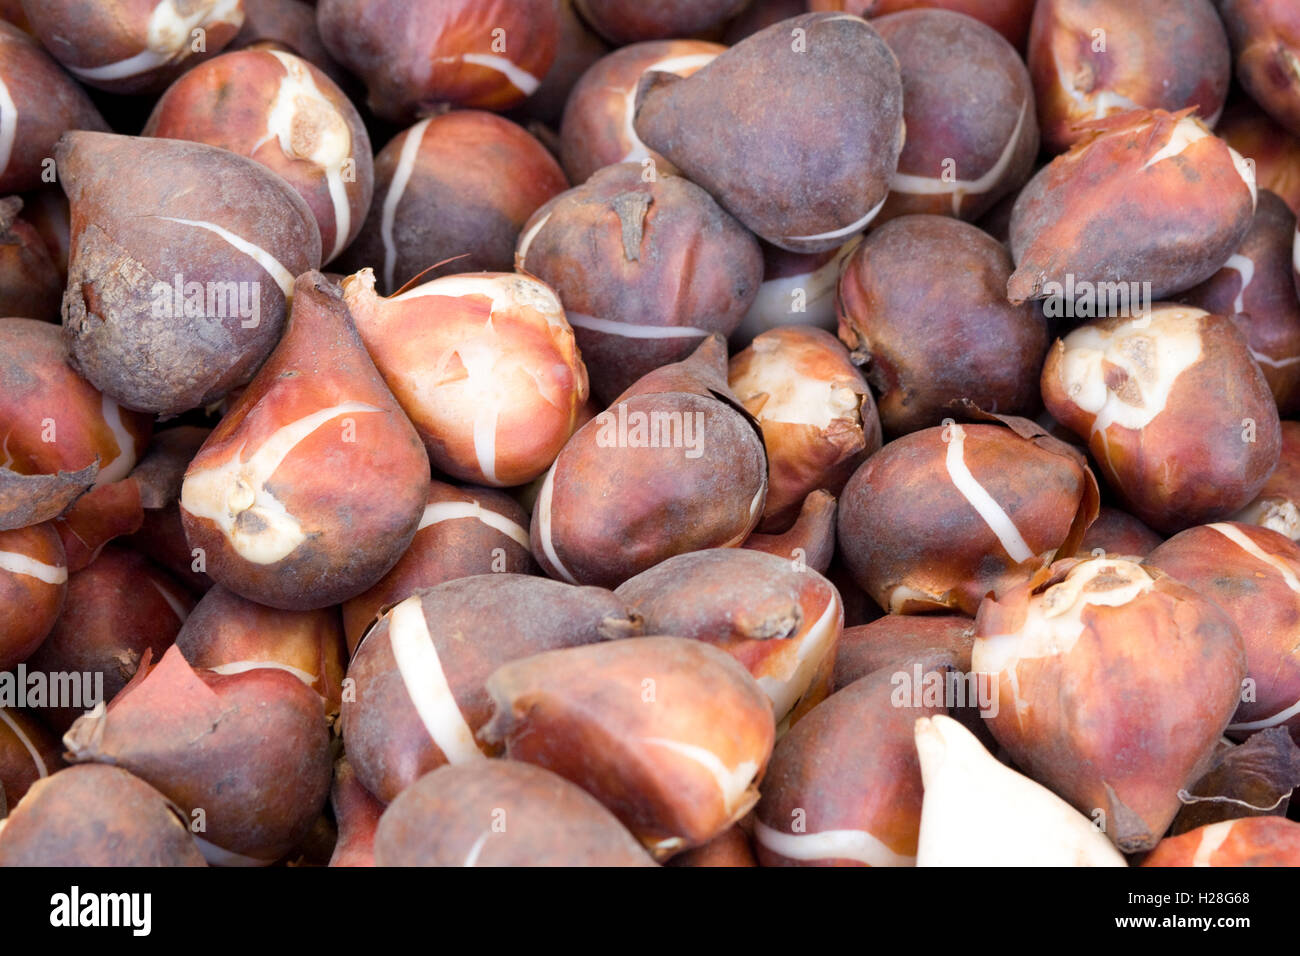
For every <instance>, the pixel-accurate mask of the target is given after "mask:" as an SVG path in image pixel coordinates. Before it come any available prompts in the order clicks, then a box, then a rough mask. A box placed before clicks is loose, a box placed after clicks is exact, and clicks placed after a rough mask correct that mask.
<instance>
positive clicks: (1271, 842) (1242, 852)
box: [1142, 817, 1300, 866]
mask: <svg viewBox="0 0 1300 956" xmlns="http://www.w3.org/2000/svg"><path fill="white" fill-rule="evenodd" d="M1209 826H1210V827H1215V828H1216V829H1215V830H1214V831H1213V836H1211V835H1210V834H1209V833H1207V832H1206V831H1207V830H1208V829H1209V827H1200V828H1198V829H1196V830H1189V831H1188V832H1187V833H1183V834H1181V835H1179V836H1174V837H1168V838H1166V839H1164V840H1161V841H1160V843H1159V844H1158V845H1157V846H1156V848H1155V849H1154V850H1152V851H1151V853H1150V854H1149V855H1148V856H1147V857H1146V859H1144V860H1143V861H1142V865H1143V866H1300V823H1296V822H1294V821H1292V820H1287V819H1285V818H1283V817H1248V818H1246V819H1244V820H1232V821H1230V822H1229V823H1226V824H1224V823H1212V824H1210V825H1209ZM1224 827H1226V828H1227V830H1228V832H1227V834H1226V837H1225V838H1224V839H1223V841H1222V842H1219V837H1220V836H1223V832H1222V829H1219V828H1224ZM1206 841H1212V842H1213V845H1214V846H1215V847H1216V848H1215V849H1214V850H1212V851H1211V852H1210V853H1209V854H1208V856H1207V855H1205V854H1204V852H1203V850H1202V848H1203V847H1205V846H1206Z"/></svg>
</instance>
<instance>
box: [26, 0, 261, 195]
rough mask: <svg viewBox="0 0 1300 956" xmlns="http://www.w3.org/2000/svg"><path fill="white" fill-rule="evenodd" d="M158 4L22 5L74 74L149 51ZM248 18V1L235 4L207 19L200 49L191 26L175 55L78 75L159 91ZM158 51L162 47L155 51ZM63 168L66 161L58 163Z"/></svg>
mask: <svg viewBox="0 0 1300 956" xmlns="http://www.w3.org/2000/svg"><path fill="white" fill-rule="evenodd" d="M158 6H159V3H158V0H124V2H118V3H97V2H89V3H88V2H86V0H39V2H33V0H24V7H23V8H24V10H25V11H26V13H27V19H28V22H29V23H30V24H31V32H32V33H33V34H34V35H35V36H36V37H37V38H38V39H39V40H40V41H41V43H42V44H43V45H44V46H45V48H46V49H47V50H49V51H50V53H51V54H53V56H54V58H55V59H56V60H58V61H59V62H60V63H61V64H63V66H64V67H65V68H66V69H68V70H69V72H71V73H72V74H73V75H74V76H77V73H76V71H77V70H78V69H81V70H95V69H100V68H104V67H108V66H111V65H113V64H118V63H121V62H122V61H124V60H130V59H131V58H132V57H135V56H138V55H140V54H142V53H145V52H147V51H149V47H150V30H149V25H150V19H151V17H152V16H153V13H154V10H155V9H156V8H157V7H158ZM213 6H216V4H215V3H214V2H213V0H202V2H198V3H195V2H189V3H185V4H184V5H180V4H172V9H173V10H180V11H182V12H183V13H184V14H190V13H193V12H196V11H197V10H198V9H199V8H203V7H206V8H211V7H213ZM243 22H244V7H243V4H242V3H239V4H236V5H235V6H234V10H233V11H232V12H231V13H229V14H227V19H225V20H216V21H211V22H206V23H204V24H203V26H202V29H203V34H202V39H203V49H202V51H196V50H195V49H194V46H195V45H196V44H195V43H194V39H195V37H194V35H193V34H192V33H191V32H189V31H186V32H183V33H179V32H177V33H176V35H175V36H174V37H173V39H174V40H176V41H177V43H176V46H175V47H174V48H173V49H174V52H173V50H168V51H167V52H169V53H170V54H171V55H170V56H168V57H167V58H166V59H165V60H164V61H163V62H162V63H159V64H157V65H149V66H140V67H137V68H135V69H132V70H130V71H129V75H125V76H118V77H102V78H94V77H87V76H79V77H78V78H79V79H80V80H81V81H82V82H83V83H85V84H86V85H87V86H94V87H98V88H99V89H102V90H107V91H108V92H110V93H126V94H136V93H160V92H162V91H163V90H164V89H166V88H167V86H168V84H170V83H171V82H172V80H174V79H176V77H178V76H179V75H180V74H181V73H183V72H184V71H185V70H187V69H189V68H190V67H192V66H193V65H194V64H195V63H198V62H200V61H202V60H204V59H206V58H207V57H210V56H215V55H216V54H218V53H220V52H221V51H222V49H224V48H225V46H226V44H228V43H229V42H230V41H231V40H233V39H234V38H235V34H236V33H238V32H239V28H240V27H241V26H242V25H243ZM153 52H158V51H153ZM59 167H60V172H61V171H62V167H63V163H62V162H60V163H59Z"/></svg>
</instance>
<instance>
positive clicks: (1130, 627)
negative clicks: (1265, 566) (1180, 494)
mask: <svg viewBox="0 0 1300 956" xmlns="http://www.w3.org/2000/svg"><path fill="white" fill-rule="evenodd" d="M1091 560H1092V561H1096V562H1104V561H1108V560H1110V559H1105V558H1096V559H1091ZM1088 563H1089V562H1086V561H1085V562H1083V565H1086V564H1088ZM1083 565H1078V567H1083ZM1126 566H1127V568H1128V569H1130V571H1131V572H1133V573H1136V574H1138V575H1142V574H1143V572H1142V571H1141V569H1140V568H1139V567H1138V566H1137V565H1135V564H1131V563H1126ZM1074 567H1076V562H1074V561H1072V560H1067V561H1064V562H1059V563H1058V564H1056V565H1054V566H1053V568H1052V569H1051V570H1050V571H1044V572H1043V573H1042V574H1041V575H1039V577H1038V579H1036V580H1033V581H1030V582H1026V583H1025V584H1023V585H1021V586H1019V587H1017V588H1015V589H1014V590H1012V591H1011V592H1009V593H1008V594H1006V595H1005V596H1004V597H1002V598H997V599H995V598H990V599H988V600H986V601H985V602H984V603H983V604H982V605H981V606H980V611H979V616H978V618H977V620H976V640H975V647H974V650H973V652H972V668H973V669H974V671H976V672H978V673H980V674H991V675H992V679H993V681H994V684H993V686H994V687H995V688H996V691H997V694H998V708H997V713H996V715H995V716H992V717H990V718H988V724H989V728H990V729H991V730H992V732H993V736H994V737H996V738H997V741H998V743H999V744H1001V745H1002V746H1003V747H1005V748H1006V750H1007V752H1008V753H1009V754H1010V755H1011V758H1012V760H1013V761H1014V762H1015V764H1016V766H1018V767H1020V768H1021V769H1022V770H1023V771H1024V772H1025V773H1026V774H1027V775H1028V776H1030V777H1032V778H1033V779H1034V780H1037V781H1038V782H1040V783H1042V784H1043V785H1044V786H1047V787H1049V788H1050V789H1051V790H1052V791H1053V792H1055V793H1056V794H1058V795H1059V796H1061V797H1062V798H1063V799H1065V800H1066V801H1068V802H1069V803H1071V804H1072V805H1073V806H1074V807H1075V808H1076V809H1078V810H1079V811H1080V812H1081V813H1083V814H1085V815H1086V816H1089V817H1093V818H1096V817H1095V811H1098V810H1100V811H1102V812H1103V813H1104V815H1105V830H1106V834H1107V836H1109V837H1110V839H1111V841H1112V842H1113V843H1114V844H1115V845H1116V846H1117V847H1118V848H1119V849H1120V850H1122V851H1124V852H1129V853H1131V852H1135V851H1137V850H1145V849H1150V848H1151V847H1153V846H1155V844H1156V843H1157V842H1158V841H1159V839H1160V837H1161V835H1162V834H1163V833H1164V831H1165V830H1166V829H1167V828H1168V826H1169V824H1170V823H1171V822H1172V821H1173V818H1174V816H1175V815H1176V814H1177V812H1178V810H1179V808H1180V807H1181V805H1182V804H1181V803H1180V801H1179V798H1178V791H1179V790H1180V789H1184V788H1186V787H1188V786H1189V785H1191V784H1192V783H1193V782H1195V780H1196V779H1197V778H1198V777H1199V776H1200V774H1201V773H1202V772H1203V771H1204V769H1205V768H1206V766H1207V765H1208V762H1209V760H1210V758H1211V756H1212V755H1213V752H1214V749H1215V746H1216V744H1217V742H1218V740H1219V738H1220V737H1221V736H1222V734H1223V730H1224V728H1225V727H1226V726H1227V724H1228V721H1229V720H1230V719H1231V718H1232V714H1233V711H1234V710H1235V709H1236V707H1237V697H1238V693H1239V690H1240V686H1241V680H1242V678H1243V677H1245V674H1246V659H1245V653H1244V650H1243V647H1242V643H1241V635H1240V634H1239V633H1238V631H1237V628H1236V626H1235V625H1234V624H1233V623H1232V620H1231V618H1229V617H1228V616H1227V614H1226V613H1224V612H1223V611H1222V610H1221V609H1220V608H1219V607H1218V606H1217V605H1216V604H1214V603H1213V602H1212V601H1210V600H1208V599H1207V598H1203V597H1201V596H1200V595H1199V594H1197V593H1196V592H1195V591H1193V590H1192V589H1191V588H1189V587H1187V586H1186V585H1183V584H1180V583H1179V582H1177V581H1176V580H1174V579H1173V578H1170V577H1168V576H1166V575H1164V574H1162V573H1161V572H1159V571H1153V572H1151V573H1150V575H1149V576H1151V577H1154V584H1153V585H1151V587H1150V588H1149V589H1148V590H1146V591H1145V592H1143V593H1140V594H1138V595H1136V596H1135V597H1133V598H1132V599H1131V600H1128V601H1126V602H1125V603H1122V604H1119V605H1118V606H1106V605H1099V604H1092V603H1084V602H1082V601H1081V602H1078V603H1077V604H1075V605H1073V606H1071V607H1070V608H1067V609H1066V610H1068V611H1070V612H1076V611H1077V613H1078V620H1079V622H1080V624H1081V630H1079V631H1078V635H1077V638H1075V639H1074V640H1073V642H1070V641H1064V642H1060V643H1053V644H1050V645H1047V646H1043V645H1042V644H1041V643H1040V642H1041V641H1042V640H1043V639H1044V635H1043V634H1041V633H1038V632H1035V631H1029V630H1026V622H1027V620H1029V619H1030V618H1029V613H1030V604H1031V602H1036V603H1038V602H1041V601H1043V600H1045V599H1044V598H1042V597H1040V596H1039V593H1040V592H1042V591H1043V589H1045V588H1049V587H1050V586H1051V585H1052V584H1054V583H1056V582H1059V581H1060V580H1061V578H1062V577H1063V576H1064V575H1065V574H1066V573H1067V572H1068V571H1070V570H1071V569H1072V568H1074ZM1094 581H1095V586H1096V587H1097V588H1099V589H1102V590H1103V591H1104V590H1105V589H1106V588H1107V587H1110V586H1112V585H1111V582H1110V580H1109V579H1108V578H1107V577H1106V576H1105V575H1102V576H1101V577H1100V578H1098V579H1094ZM1058 586H1061V587H1065V586H1067V585H1063V584H1058ZM1050 593H1051V592H1050V591H1049V592H1048V594H1049V595H1050ZM1135 635H1140V636H1141V640H1140V643H1135ZM1004 642H1005V643H1004ZM999 645H1002V646H1005V647H1009V648H1011V650H1008V651H1007V652H1006V653H1007V654H1008V655H1010V656H1007V657H1004V656H1003V654H1002V651H1001V649H1000V647H999ZM994 661H997V662H998V663H992V662H994ZM1153 662H1159V664H1158V666H1153ZM994 668H996V670H995V669H994ZM1096 819H1099V818H1096Z"/></svg>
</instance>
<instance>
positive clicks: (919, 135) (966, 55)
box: [871, 9, 1038, 223]
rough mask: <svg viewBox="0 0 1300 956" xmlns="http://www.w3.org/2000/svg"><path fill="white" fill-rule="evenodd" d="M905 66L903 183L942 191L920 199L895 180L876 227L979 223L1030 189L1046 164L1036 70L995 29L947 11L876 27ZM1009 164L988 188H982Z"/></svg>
mask: <svg viewBox="0 0 1300 956" xmlns="http://www.w3.org/2000/svg"><path fill="white" fill-rule="evenodd" d="M871 25H872V26H874V27H875V28H876V29H877V30H879V31H880V35H881V36H882V37H884V39H885V42H886V43H888V44H889V48H890V49H891V50H892V51H893V52H894V55H895V56H897V57H898V60H899V65H900V68H901V70H902V77H903V119H904V120H905V122H906V123H907V141H906V142H905V143H904V144H903V152H902V153H901V154H900V155H899V157H898V174H899V176H919V177H924V178H927V179H931V180H934V181H935V185H943V179H944V177H945V175H947V176H949V177H951V178H954V179H955V180H956V182H950V183H947V184H946V188H944V190H943V191H942V192H938V193H929V192H912V191H911V187H910V186H909V185H908V184H907V183H906V182H905V181H903V182H900V181H899V180H898V179H897V178H896V179H895V180H894V183H893V188H892V189H891V190H890V194H889V200H888V201H887V202H886V203H885V208H884V209H882V210H881V211H880V215H879V216H878V217H877V218H876V221H877V222H878V223H879V222H884V221H886V220H888V219H892V218H894V217H895V216H900V215H906V214H909V213H934V214H936V215H941V216H957V217H959V218H961V219H965V220H968V221H969V220H974V219H978V218H979V217H980V216H982V215H984V213H986V212H987V211H988V210H989V209H991V208H992V207H993V205H994V204H995V203H997V201H998V200H999V199H1001V198H1002V197H1003V196H1005V195H1008V194H1010V193H1013V192H1015V191H1016V190H1018V189H1019V188H1020V187H1021V186H1023V185H1024V184H1025V182H1026V180H1028V179H1029V176H1030V174H1031V173H1032V172H1033V171H1034V160H1035V158H1036V157H1037V155H1038V120H1037V118H1036V117H1035V114H1034V88H1033V85H1032V84H1031V82H1030V80H1029V71H1028V70H1026V69H1025V64H1024V63H1023V61H1021V59H1020V54H1018V53H1017V52H1016V49H1015V47H1013V46H1012V45H1011V44H1010V43H1008V42H1007V41H1006V39H1004V38H1003V37H1002V36H1001V35H1000V34H999V33H998V32H997V31H995V30H994V29H992V28H991V27H988V26H986V25H985V24H983V23H980V22H979V21H977V20H973V19H972V18H971V17H968V16H963V15H962V14H960V13H953V12H950V11H947V10H925V9H920V10H908V11H905V12H902V13H894V14H890V15H888V16H884V17H880V18H878V19H875V20H872V21H871ZM999 164H1004V165H1003V167H1002V171H1001V173H999V174H997V175H995V176H994V178H993V179H992V181H990V182H988V183H987V184H984V185H982V186H981V187H980V188H976V189H970V188H969V187H968V186H966V185H963V183H971V182H977V181H980V180H982V179H984V177H986V176H988V175H989V174H990V173H992V172H993V171H994V170H995V169H996V168H998V166H999Z"/></svg>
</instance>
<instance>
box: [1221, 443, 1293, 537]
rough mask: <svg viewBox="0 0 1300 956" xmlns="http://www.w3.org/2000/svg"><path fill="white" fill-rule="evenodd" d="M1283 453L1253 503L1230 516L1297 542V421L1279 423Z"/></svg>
mask: <svg viewBox="0 0 1300 956" xmlns="http://www.w3.org/2000/svg"><path fill="white" fill-rule="evenodd" d="M1281 430H1282V452H1281V455H1280V457H1279V458H1278V461H1277V467H1276V468H1274V469H1273V471H1272V472H1271V473H1270V474H1269V476H1268V480H1267V481H1265V482H1264V486H1263V487H1262V488H1260V490H1259V494H1258V495H1257V496H1256V497H1255V500H1254V501H1252V502H1251V503H1250V504H1248V505H1246V507H1245V508H1243V509H1242V510H1241V511H1239V512H1237V513H1236V514H1234V515H1233V516H1232V520H1233V521H1245V522H1249V523H1250V524H1257V525H1261V526H1263V527H1265V528H1272V529H1273V530H1274V531H1280V532H1281V533H1282V534H1284V535H1286V536H1287V537H1288V538H1290V539H1291V540H1292V541H1295V540H1297V539H1300V422H1282V426H1281Z"/></svg>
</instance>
